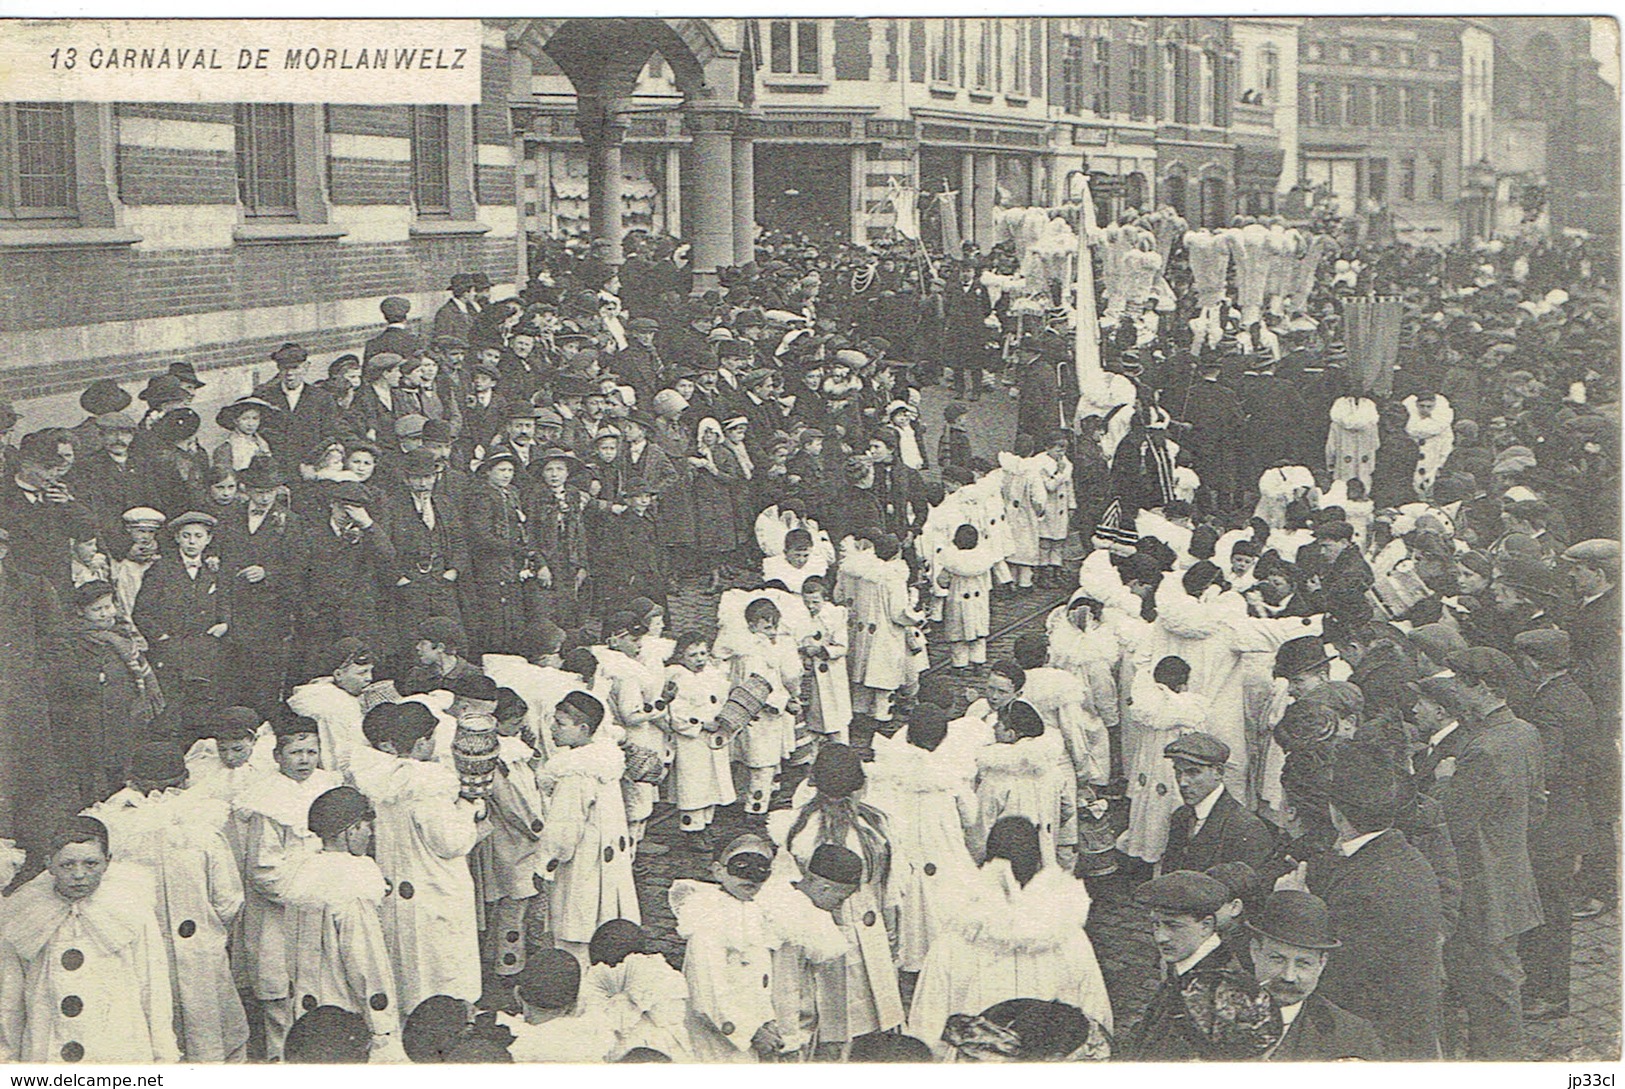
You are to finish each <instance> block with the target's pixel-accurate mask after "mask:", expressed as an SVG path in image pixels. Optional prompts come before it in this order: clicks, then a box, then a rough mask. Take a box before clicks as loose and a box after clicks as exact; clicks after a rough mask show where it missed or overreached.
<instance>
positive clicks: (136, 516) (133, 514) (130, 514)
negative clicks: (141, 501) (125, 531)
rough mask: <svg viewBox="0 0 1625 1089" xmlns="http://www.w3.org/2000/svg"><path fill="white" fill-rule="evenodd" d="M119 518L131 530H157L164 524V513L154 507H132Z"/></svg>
mask: <svg viewBox="0 0 1625 1089" xmlns="http://www.w3.org/2000/svg"><path fill="white" fill-rule="evenodd" d="M119 517H120V518H121V519H122V520H123V522H124V524H125V525H126V526H128V527H129V528H131V529H157V528H158V527H159V526H161V525H163V524H164V512H163V511H161V510H154V509H153V508H152V507H131V508H130V509H129V510H127V511H125V512H124V513H123V514H122V515H120V516H119Z"/></svg>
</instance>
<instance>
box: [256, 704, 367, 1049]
mask: <svg viewBox="0 0 1625 1089" xmlns="http://www.w3.org/2000/svg"><path fill="white" fill-rule="evenodd" d="M271 729H272V730H273V731H275V733H276V749H275V757H276V762H277V774H275V775H269V776H266V777H265V778H264V779H262V780H260V781H259V782H258V783H256V784H254V785H253V786H252V787H250V788H249V789H248V790H246V791H244V792H243V794H242V795H241V796H239V797H238V799H237V804H236V807H235V809H234V810H233V812H232V816H233V820H234V821H235V823H236V825H237V836H238V841H239V842H240V843H241V844H242V848H243V867H244V870H243V873H244V880H243V892H244V899H243V911H242V920H243V923H242V926H241V928H240V931H241V936H242V942H241V945H240V946H239V947H238V950H237V953H238V956H239V957H240V959H241V964H240V965H239V971H240V974H241V975H243V976H246V978H247V980H248V983H249V987H250V989H251V990H252V991H253V993H254V997H255V998H257V999H259V1000H260V1007H261V1009H262V1010H263V1011H264V1014H265V1054H266V1058H267V1059H269V1060H271V1061H276V1060H278V1059H280V1058H281V1057H282V1041H283V1039H284V1038H286V1036H287V1034H288V1029H289V1027H291V1026H292V1025H293V1022H294V1019H295V1018H297V1017H298V1016H299V1013H300V1011H299V1010H297V1009H295V1008H294V1005H293V999H292V990H293V985H292V977H291V975H290V967H289V964H290V957H291V955H292V954H291V950H290V948H289V946H288V934H287V918H286V915H287V908H286V904H287V901H286V900H285V899H284V888H283V885H284V883H285V882H286V881H287V879H288V878H289V877H290V876H291V875H292V874H294V873H296V872H297V871H298V869H299V867H300V866H302V865H303V864H304V863H305V862H306V861H307V860H308V859H309V858H310V857H311V856H313V855H315V854H316V853H317V852H318V851H319V850H320V849H321V841H320V840H319V839H317V838H316V837H315V836H313V835H312V834H311V832H310V829H309V828H308V827H307V826H306V824H305V821H306V818H307V816H308V815H309V812H310V803H311V802H313V801H315V800H316V799H317V798H318V797H319V796H321V795H322V794H324V793H326V792H327V791H329V790H332V789H333V788H334V787H336V786H339V785H341V783H342V780H340V778H339V776H338V774H337V773H336V772H332V771H328V770H327V769H326V768H323V767H319V766H318V762H319V760H320V754H321V741H320V738H319V735H318V731H317V726H316V720H315V719H312V718H306V717H305V716H303V715H300V714H297V713H295V712H293V711H291V710H288V709H286V708H284V709H282V710H281V711H279V712H278V713H277V714H276V715H275V716H274V717H273V718H272V719H271Z"/></svg>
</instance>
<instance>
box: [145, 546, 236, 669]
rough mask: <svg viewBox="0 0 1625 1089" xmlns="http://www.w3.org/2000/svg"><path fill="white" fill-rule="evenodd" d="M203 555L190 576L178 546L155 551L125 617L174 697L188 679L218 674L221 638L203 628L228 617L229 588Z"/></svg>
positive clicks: (222, 622)
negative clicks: (142, 638) (175, 549)
mask: <svg viewBox="0 0 1625 1089" xmlns="http://www.w3.org/2000/svg"><path fill="white" fill-rule="evenodd" d="M208 560H209V557H205V558H204V562H203V566H201V567H199V568H198V573H197V577H196V578H193V577H191V576H190V575H188V574H187V573H186V566H185V565H184V564H183V563H182V562H181V558H180V554H179V553H178V552H170V553H167V554H165V555H163V556H160V557H159V558H158V560H157V561H156V562H155V563H153V565H152V567H151V568H149V569H148V570H147V573H146V576H145V577H144V578H142V580H141V591H140V593H138V594H137V595H136V598H135V608H134V609H132V610H131V613H132V614H133V615H132V616H131V617H130V619H131V620H133V621H134V622H135V626H136V628H137V629H138V630H139V631H140V632H141V634H142V635H144V636H146V638H147V644H148V646H149V648H150V649H149V651H148V653H149V654H150V656H151V658H152V664H153V667H154V668H156V669H157V670H158V674H159V677H160V679H161V681H162V682H165V683H164V687H165V688H166V689H167V690H168V691H169V692H170V694H171V696H172V697H173V698H176V699H179V698H180V694H181V690H182V688H183V687H184V686H185V685H186V683H187V682H189V681H195V680H205V681H208V682H210V683H211V684H213V683H214V682H216V681H218V680H219V670H220V640H219V639H218V638H216V637H215V636H212V635H210V634H208V631H209V629H210V628H212V627H214V626H215V625H216V624H230V623H231V589H232V588H231V585H230V582H229V581H228V580H227V579H225V578H223V577H221V575H220V574H219V573H218V572H216V571H211V570H209V565H208Z"/></svg>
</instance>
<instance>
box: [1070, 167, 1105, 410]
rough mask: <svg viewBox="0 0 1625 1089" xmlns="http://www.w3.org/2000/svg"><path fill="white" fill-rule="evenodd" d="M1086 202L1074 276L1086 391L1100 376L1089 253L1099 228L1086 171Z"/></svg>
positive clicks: (1081, 385) (1078, 355) (1078, 353)
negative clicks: (1091, 241)
mask: <svg viewBox="0 0 1625 1089" xmlns="http://www.w3.org/2000/svg"><path fill="white" fill-rule="evenodd" d="M1081 180H1082V182H1083V198H1082V200H1083V203H1082V205H1081V206H1080V207H1079V209H1078V267H1077V272H1076V274H1075V275H1074V277H1073V287H1074V292H1073V296H1072V305H1073V308H1074V309H1073V317H1072V321H1073V327H1074V328H1073V335H1074V336H1075V337H1076V341H1075V343H1074V349H1075V352H1074V356H1073V358H1074V359H1076V361H1077V368H1076V369H1077V374H1078V392H1079V393H1083V392H1085V391H1086V389H1087V388H1088V387H1089V386H1090V385H1091V384H1092V383H1094V382H1096V380H1097V379H1098V378H1099V376H1100V374H1101V365H1100V310H1099V306H1098V303H1097V302H1096V299H1095V264H1094V261H1093V259H1091V258H1090V256H1089V236H1090V235H1091V234H1092V233H1094V231H1095V198H1094V196H1093V195H1092V194H1090V192H1089V177H1088V175H1087V174H1086V175H1084V176H1083V178H1082V179H1081Z"/></svg>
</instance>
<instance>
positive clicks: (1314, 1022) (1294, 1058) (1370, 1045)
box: [1268, 994, 1393, 1063]
mask: <svg viewBox="0 0 1625 1089" xmlns="http://www.w3.org/2000/svg"><path fill="white" fill-rule="evenodd" d="M1392 1057H1393V1056H1391V1055H1388V1054H1386V1053H1385V1052H1384V1050H1383V1046H1382V1041H1381V1040H1380V1039H1378V1038H1377V1033H1376V1031H1375V1030H1374V1029H1373V1028H1372V1027H1371V1022H1369V1021H1367V1020H1366V1019H1365V1018H1363V1017H1356V1016H1355V1015H1354V1014H1352V1013H1350V1012H1348V1011H1347V1010H1345V1009H1343V1008H1342V1007H1340V1006H1337V1005H1334V1004H1333V1003H1331V1002H1329V1001H1327V1000H1326V999H1325V998H1322V997H1321V996H1320V995H1319V994H1312V995H1310V996H1309V997H1308V998H1306V999H1304V1000H1303V1009H1301V1010H1299V1011H1298V1016H1297V1018H1296V1019H1295V1020H1294V1021H1293V1022H1292V1025H1291V1027H1289V1028H1288V1029H1287V1030H1286V1035H1285V1036H1283V1037H1281V1042H1280V1043H1279V1044H1277V1045H1276V1046H1275V1050H1274V1051H1272V1052H1270V1054H1269V1056H1268V1060H1269V1061H1270V1062H1277V1063H1312V1062H1335V1061H1338V1060H1342V1059H1363V1060H1364V1061H1366V1062H1380V1061H1381V1060H1383V1059H1389V1058H1392Z"/></svg>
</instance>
